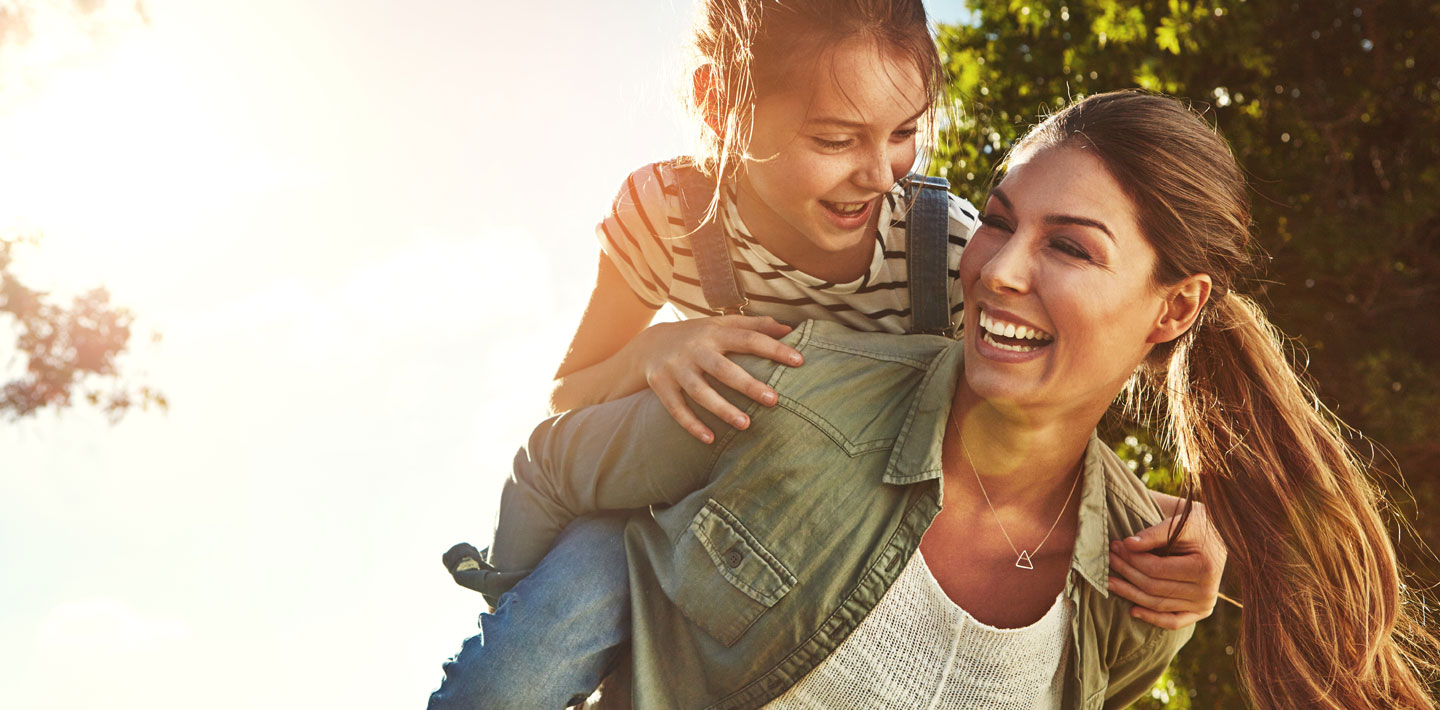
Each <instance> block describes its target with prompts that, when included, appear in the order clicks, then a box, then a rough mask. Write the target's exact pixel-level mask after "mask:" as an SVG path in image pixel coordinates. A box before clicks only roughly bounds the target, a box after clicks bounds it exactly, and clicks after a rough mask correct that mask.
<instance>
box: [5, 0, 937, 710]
mask: <svg viewBox="0 0 1440 710" xmlns="http://www.w3.org/2000/svg"><path fill="white" fill-rule="evenodd" d="M112 2H113V0H112ZM693 2H694V0H646V1H645V2H624V3H606V2H593V1H592V0H558V1H554V2H549V3H545V4H543V5H542V4H532V3H523V2H513V3H500V2H496V1H495V0H416V1H415V2H408V3H395V2H382V1H378V0H307V1H306V2H295V1H294V0H249V1H248V2H244V3H236V2H228V1H225V2H222V1H221V0H146V2H145V8H146V12H147V13H148V15H149V18H150V25H149V26H148V27H145V26H144V25H143V24H141V23H139V22H138V21H136V20H135V18H134V16H133V13H128V11H127V8H128V7H129V6H130V5H129V3H122V5H123V6H124V7H120V6H118V5H117V6H115V7H116V8H119V9H115V10H114V12H110V11H107V12H109V15H107V17H106V18H105V26H106V27H109V28H111V31H108V32H107V34H106V37H105V38H103V39H102V40H101V41H100V43H99V45H98V46H96V47H91V46H90V45H89V43H88V42H87V41H80V40H84V39H86V37H84V36H81V35H79V34H76V33H75V32H74V31H73V30H70V31H67V30H66V29H65V28H64V27H63V26H60V25H58V24H57V25H56V27H57V28H58V29H52V30H51V31H49V32H47V31H43V30H46V29H47V27H49V25H45V26H39V27H37V28H36V30H37V31H36V35H35V37H36V39H35V41H34V43H33V44H32V45H31V46H30V49H29V51H30V54H29V55H27V57H28V58H27V59H26V60H25V62H21V63H19V64H17V61H16V58H15V56H11V55H6V54H5V53H4V52H3V51H0V67H3V68H4V70H5V71H7V72H10V73H0V82H3V83H0V195H3V200H0V230H4V231H5V232H6V233H9V234H13V233H15V232H16V230H39V231H43V232H44V235H45V241H44V243H43V244H42V245H41V246H40V247H39V248H38V249H34V250H29V251H27V252H24V253H23V254H22V257H21V258H22V263H21V264H20V270H21V271H22V273H23V274H24V275H25V276H26V277H27V278H28V279H29V280H30V281H32V282H34V285H38V286H42V287H45V288H50V289H53V290H55V291H56V292H58V293H66V292H72V291H76V290H83V289H87V288H89V287H91V286H94V285H96V284H100V283H103V284H105V285H106V286H107V287H109V289H110V291H111V293H112V296H113V299H114V300H115V301H116V302H118V303H120V304H123V305H125V306H126V307H129V308H131V309H132V310H133V311H134V312H135V313H136V314H138V316H139V320H138V322H137V325H138V327H139V329H140V330H141V331H142V333H141V334H142V336H143V335H144V334H145V333H148V332H150V331H158V332H160V333H163V340H162V341H161V342H160V343H158V344H151V343H149V342H148V340H147V339H146V338H144V337H137V338H136V343H135V352H134V353H133V354H132V356H131V357H130V358H129V359H128V360H127V362H126V366H127V368H128V369H129V370H130V372H131V373H132V374H136V375H143V376H144V377H145V379H147V380H148V381H149V382H151V383H153V384H155V385H157V386H158V387H160V388H161V389H162V390H163V391H164V392H165V394H166V395H167V396H168V397H169V399H170V400H171V402H172V408H171V410H170V412H169V413H168V414H163V415H162V414H158V413H153V412H152V413H143V412H137V413H132V414H131V415H130V416H129V417H127V418H126V419H125V420H124V421H123V422H122V423H120V424H119V425H116V426H110V425H109V424H107V423H106V422H105V420H104V419H103V417H101V416H99V415H97V414H95V413H93V412H89V411H86V410H83V409H76V410H72V411H67V412H65V413H63V414H62V415H59V416H53V415H48V414H47V415H45V416H41V417H39V418H38V419H35V420H27V421H24V422H19V423H4V424H3V425H0V452H3V454H0V639H4V642H3V643H0V707H3V708H7V709H13V710H24V709H29V708H36V709H39V708H45V709H52V708H91V707H104V708H144V709H145V710H163V709H166V708H186V709H187V710H188V709H189V708H194V707H206V708H214V709H215V710H224V709H227V708H246V709H249V708H268V707H282V708H290V707H345V708H394V707H418V706H421V705H422V704H423V702H424V699H425V696H426V695H427V694H428V693H429V692H430V691H431V690H432V689H433V688H434V687H435V685H436V684H437V683H438V681H439V677H440V664H441V662H443V661H444V660H445V658H446V657H447V656H448V655H449V654H451V653H453V652H454V651H455V650H456V649H457V648H458V647H459V644H460V641H461V640H462V639H463V638H464V637H465V636H468V635H470V634H472V633H473V632H474V621H475V615H476V614H477V613H478V612H479V610H480V606H481V603H480V599H479V596H478V595H476V594H474V593H473V592H469V591H466V590H463V589H461V588H459V587H457V586H455V585H454V584H453V583H451V582H450V581H449V577H448V576H447V575H446V574H445V572H444V570H443V569H442V568H441V566H440V564H439V557H440V553H441V552H443V551H444V550H445V548H446V547H448V546H449V545H450V544H451V543H453V542H456V541H458V540H462V539H469V540H472V541H475V542H482V541H483V539H484V537H485V535H486V532H487V530H488V527H489V523H490V520H491V516H492V514H493V497H494V494H495V492H496V491H497V489H498V484H499V481H500V480H501V478H502V477H503V476H504V475H505V474H506V473H507V471H508V468H509V461H510V458H511V456H512V455H513V453H514V450H515V447H516V446H517V445H518V444H519V443H520V442H521V441H522V440H523V437H524V435H525V433H526V432H527V431H528V430H529V428H530V426H531V425H532V424H533V423H534V422H535V421H537V420H538V419H539V417H540V416H541V415H542V414H543V406H542V401H543V394H544V392H545V389H546V385H547V382H548V380H549V377H550V375H551V374H552V372H553V369H554V367H555V365H556V363H557V362H558V361H559V357H560V355H561V352H562V350H563V348H564V345H565V343H566V342H567V341H568V339H569V335H570V333H571V331H572V330H573V328H574V325H575V323H576V321H577V320H578V317H579V313H580V309H581V307H582V306H583V305H584V299H585V297H586V295H587V294H588V289H589V286H590V284H591V279H592V278H593V269H594V260H595V258H596V253H597V252H596V246H595V241H594V237H593V236H592V228H593V224H594V222H595V220H596V219H597V217H598V216H599V215H600V214H602V211H603V210H604V209H605V207H606V206H607V205H608V203H609V200H610V198H611V196H612V195H613V192H614V190H615V189H616V187H617V186H618V185H619V181H620V180H621V179H622V178H623V176H624V175H626V174H627V173H628V172H629V170H631V169H633V168H634V167H636V166H638V165H640V164H642V163H643V162H647V161H650V160H655V159H659V158H665V157H670V156H673V155H676V154H678V153H680V152H682V151H683V150H684V137H685V135H686V134H685V131H684V130H682V125H683V124H682V123H681V118H680V114H679V111H678V108H676V106H677V102H676V101H675V99H674V96H675V92H676V90H677V89H678V87H679V86H680V82H679V71H678V66H677V62H676V59H677V57H678V56H679V53H680V51H681V48H682V46H683V44H684V42H685V36H684V33H683V31H684V28H685V27H686V26H687V25H688V23H689V21H690V19H691V13H692V11H693ZM5 4H6V3H5V2H0V7H4V6H5ZM927 4H928V5H929V6H930V9H931V12H932V15H934V16H935V17H936V18H937V19H939V20H942V21H946V20H948V21H954V20H956V19H958V18H959V17H960V16H961V12H962V9H961V7H960V6H961V0H939V1H938V2H936V1H932V2H929V3H927ZM47 22H48V20H47ZM57 23H58V20H57ZM26 62H28V63H26ZM17 66H19V67H20V69H19V70H17V69H16V67H17ZM17 71H18V72H19V74H18V76H19V79H18V80H17V78H16V77H17V75H16V74H15V72H17ZM4 352H5V347H4V345H3V341H0V354H3V353H4Z"/></svg>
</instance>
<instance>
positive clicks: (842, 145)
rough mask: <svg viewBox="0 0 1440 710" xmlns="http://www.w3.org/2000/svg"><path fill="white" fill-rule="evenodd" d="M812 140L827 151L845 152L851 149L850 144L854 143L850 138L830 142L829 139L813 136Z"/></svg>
mask: <svg viewBox="0 0 1440 710" xmlns="http://www.w3.org/2000/svg"><path fill="white" fill-rule="evenodd" d="M812 140H814V141H815V144H816V145H818V146H820V147H821V148H824V149H825V150H844V149H846V148H849V147H850V144H851V143H852V142H853V141H852V140H851V139H849V138H842V139H840V140H829V139H827V138H821V137H820V136H813V137H812Z"/></svg>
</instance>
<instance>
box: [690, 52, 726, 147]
mask: <svg viewBox="0 0 1440 710" xmlns="http://www.w3.org/2000/svg"><path fill="white" fill-rule="evenodd" d="M690 81H691V91H693V92H695V94H694V99H695V107H696V108H697V109H699V110H700V115H701V117H702V118H704V119H705V125H707V126H709V127H710V130H711V131H714V133H715V135H716V136H721V135H724V134H723V132H722V131H721V124H722V123H723V122H722V121H721V120H720V117H721V116H722V115H723V114H724V111H723V110H721V108H720V77H719V76H718V75H717V73H716V71H715V65H714V64H701V65H700V66H699V67H698V68H697V69H696V70H695V74H694V75H693V76H691V77H690Z"/></svg>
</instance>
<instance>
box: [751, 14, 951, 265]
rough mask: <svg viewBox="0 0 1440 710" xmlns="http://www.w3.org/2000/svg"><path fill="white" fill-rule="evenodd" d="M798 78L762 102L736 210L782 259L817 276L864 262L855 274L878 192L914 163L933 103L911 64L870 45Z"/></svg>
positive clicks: (844, 47) (833, 54)
mask: <svg viewBox="0 0 1440 710" xmlns="http://www.w3.org/2000/svg"><path fill="white" fill-rule="evenodd" d="M794 75H795V76H796V77H797V79H796V80H795V83H796V85H795V86H794V87H793V88H792V89H791V90H789V91H783V92H778V93H775V94H773V95H771V96H767V97H764V98H761V99H760V100H759V101H758V102H757V103H756V106H755V119H754V124H753V125H754V131H753V134H752V136H751V142H750V151H749V156H748V158H747V159H746V160H745V162H744V165H743V169H742V170H741V172H740V176H739V181H738V188H739V189H738V197H737V208H738V209H739V211H740V216H741V218H742V219H743V220H744V221H745V224H746V226H747V227H749V229H750V230H751V232H752V233H753V235H754V236H755V237H756V238H757V239H759V240H760V241H761V242H762V243H764V244H765V246H766V247H767V248H769V249H770V250H771V251H772V252H774V253H775V254H776V256H779V257H780V258H782V259H785V260H786V261H788V262H789V263H791V264H793V265H795V266H797V267H799V268H801V269H802V270H805V271H809V272H811V273H814V274H816V275H821V274H822V272H824V271H827V270H828V271H834V267H835V266H836V264H837V262H847V263H849V262H854V263H859V264H860V267H859V268H860V271H857V272H856V273H854V274H853V275H852V276H851V278H854V277H858V276H859V275H860V273H863V269H864V267H865V266H866V265H868V264H869V263H870V254H871V252H872V250H873V248H874V247H873V246H872V244H873V242H872V241H871V238H872V235H873V231H874V229H875V224H876V221H877V220H878V218H879V209H878V205H879V202H880V200H881V195H883V194H884V193H885V192H886V191H888V190H889V189H890V187H891V186H892V185H894V184H895V182H896V181H897V180H898V179H900V178H901V177H904V176H905V175H906V174H907V173H908V172H909V170H910V168H911V166H912V165H914V163H915V134H916V124H917V122H918V121H919V119H920V117H921V116H922V115H923V113H924V112H925V109H926V107H927V105H928V99H929V97H928V96H927V95H926V93H925V86H924V83H923V82H922V81H921V78H920V75H919V73H918V71H917V70H916V69H915V67H914V66H913V65H912V64H910V63H909V62H908V61H905V60H903V59H900V58H897V57H892V56H890V53H888V52H885V51H883V50H882V49H881V48H879V47H878V46H877V45H876V44H875V43H874V42H873V41H869V40H865V39H853V40H850V41H847V42H845V43H842V44H840V45H838V46H836V47H835V48H834V49H832V50H830V51H828V52H826V53H824V54H822V55H821V56H820V59H819V61H817V62H815V65H814V67H813V68H799V69H797V70H796V71H795V72H794ZM856 255H859V258H858V261H857V259H856V258H849V257H856Z"/></svg>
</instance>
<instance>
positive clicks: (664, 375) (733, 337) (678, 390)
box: [627, 316, 803, 444]
mask: <svg viewBox="0 0 1440 710" xmlns="http://www.w3.org/2000/svg"><path fill="white" fill-rule="evenodd" d="M790 330H791V328H790V326H788V325H785V324H783V323H780V322H779V321H777V320H775V319H774V318H770V317H757V316H714V317H710V318H695V319H692V320H687V321H680V322H676V323H657V324H655V325H652V326H650V327H649V328H646V329H645V330H644V332H642V333H640V335H638V336H636V338H635V340H633V341H631V343H630V345H628V346H627V348H629V349H631V350H632V351H633V352H634V353H635V355H634V356H635V357H636V359H637V360H638V362H639V364H640V367H641V369H642V371H643V372H644V374H645V382H646V383H647V384H648V385H649V386H650V389H651V390H654V392H655V395H656V396H657V397H659V398H660V402H661V403H662V404H664V405H665V409H666V410H668V411H669V412H670V416H672V417H674V418H675V421H677V422H679V423H680V426H682V427H685V430H686V431H688V432H690V435H691V436H693V437H695V438H696V439H699V440H701V441H703V442H705V443H707V444H708V443H711V442H713V441H714V440H715V433H714V432H712V431H710V429H709V427H706V426H705V423H704V422H702V421H700V418H699V417H697V416H696V415H695V413H694V412H693V411H691V409H690V405H689V403H687V402H686V401H685V396H686V395H689V397H690V399H692V400H694V401H695V402H696V403H697V404H699V405H700V406H701V407H704V408H705V409H706V410H708V411H710V412H711V413H712V414H714V415H715V416H717V417H720V419H721V420H722V421H725V422H728V423H729V424H730V425H731V426H733V427H735V428H736V429H744V428H746V427H748V426H750V418H749V417H747V416H745V413H744V412H742V411H740V409H739V408H737V407H736V406H735V405H733V404H731V403H730V402H729V400H727V399H725V398H724V397H723V396H721V395H720V393H719V392H716V391H715V388H714V387H713V386H711V383H710V382H709V381H708V380H707V379H706V378H705V376H706V375H709V376H710V377H713V378H715V380H716V381H717V382H720V383H721V384H723V385H725V386H727V387H729V388H731V389H733V390H735V391H736V392H739V393H741V394H743V395H745V396H747V397H749V398H750V399H753V400H755V401H756V402H759V403H760V404H763V405H765V406H767V407H769V406H773V405H774V404H775V401H776V395H775V390H773V389H771V388H770V387H768V386H766V385H765V383H763V382H761V381H759V380H757V379H755V378H754V377H751V376H750V373H748V372H746V371H745V369H744V368H742V367H740V366H739V365H736V364H735V363H733V362H731V361H730V358H729V357H727V356H728V355H730V354H733V353H744V354H748V355H758V356H760V357H763V358H768V359H770V360H774V361H775V362H778V363H780V364H782V365H789V366H792V367H793V366H797V365H799V364H801V362H803V358H802V357H801V356H800V352H799V351H798V350H795V349H794V348H792V347H790V346H788V345H786V344H784V343H782V342H780V341H779V338H782V337H784V336H785V335H787V334H788V333H789V332H790Z"/></svg>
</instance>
